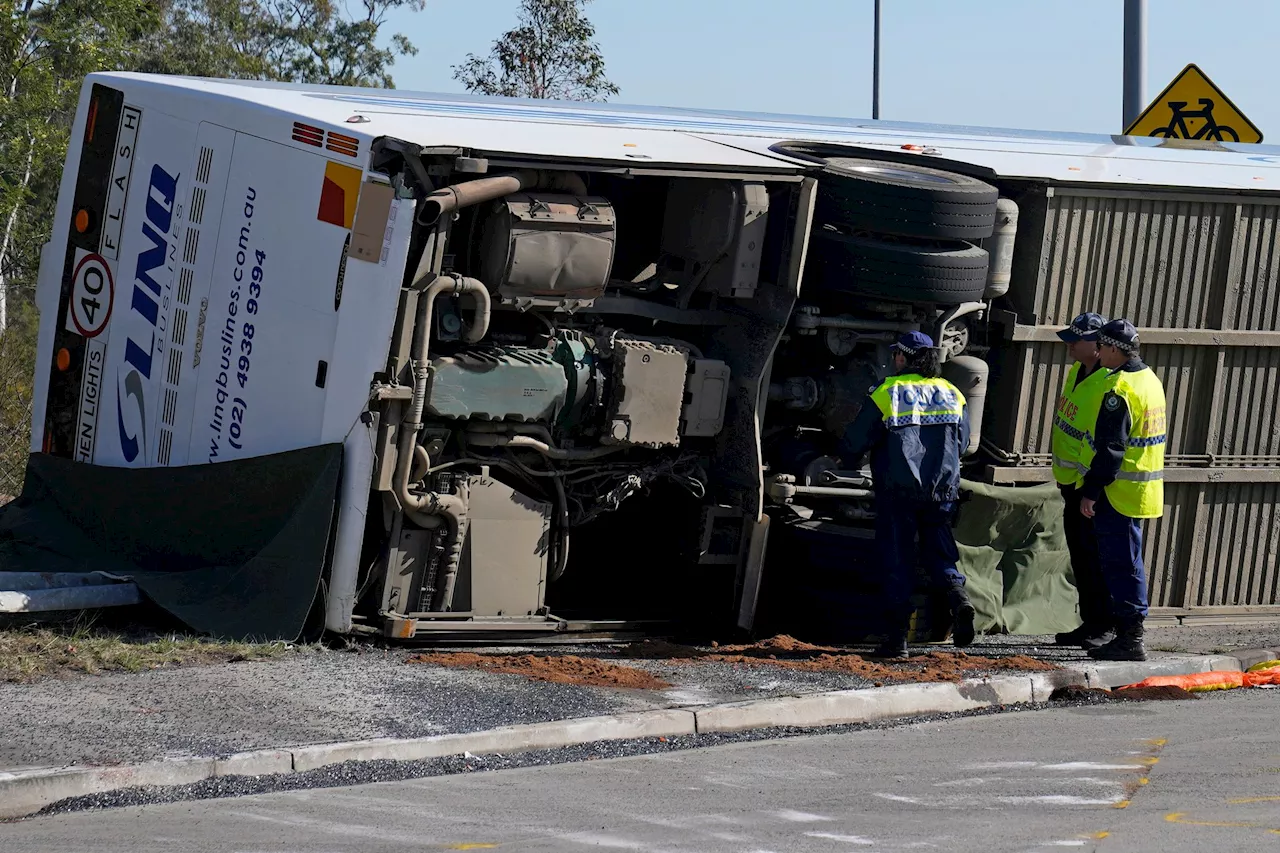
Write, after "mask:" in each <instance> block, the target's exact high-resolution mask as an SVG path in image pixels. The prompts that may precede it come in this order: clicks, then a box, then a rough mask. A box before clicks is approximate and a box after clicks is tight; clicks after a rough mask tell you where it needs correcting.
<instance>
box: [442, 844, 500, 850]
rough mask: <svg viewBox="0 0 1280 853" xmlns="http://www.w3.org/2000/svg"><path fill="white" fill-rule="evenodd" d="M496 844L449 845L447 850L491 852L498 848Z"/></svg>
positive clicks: (446, 847) (446, 846)
mask: <svg viewBox="0 0 1280 853" xmlns="http://www.w3.org/2000/svg"><path fill="white" fill-rule="evenodd" d="M497 846H498V845H496V844H448V845H445V848H444V849H445V850H491V849H493V848H494V847H497Z"/></svg>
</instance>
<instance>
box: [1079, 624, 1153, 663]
mask: <svg viewBox="0 0 1280 853" xmlns="http://www.w3.org/2000/svg"><path fill="white" fill-rule="evenodd" d="M1142 634H1143V628H1142V622H1141V621H1140V620H1137V621H1133V622H1128V623H1126V624H1123V625H1120V626H1119V627H1118V628H1117V629H1116V638H1115V639H1114V640H1112V641H1111V642H1109V643H1107V644H1106V645H1103V646H1099V647H1098V648H1096V649H1090V650H1089V657H1091V658H1093V659H1094V660H1137V661H1142V660H1146V659H1147V650H1146V649H1145V648H1143V646H1142Z"/></svg>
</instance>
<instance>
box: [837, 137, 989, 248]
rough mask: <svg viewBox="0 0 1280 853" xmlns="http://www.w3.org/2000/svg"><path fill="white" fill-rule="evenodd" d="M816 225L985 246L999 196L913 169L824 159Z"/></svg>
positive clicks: (973, 181)
mask: <svg viewBox="0 0 1280 853" xmlns="http://www.w3.org/2000/svg"><path fill="white" fill-rule="evenodd" d="M823 163H824V168H823V174H822V175H821V176H820V177H819V178H818V198H817V204H816V208H815V211H814V220H815V222H816V223H817V224H819V225H828V224H829V225H835V226H837V227H839V228H841V229H847V230H851V231H873V232H876V233H879V234H892V235H895V236H902V237H920V238H927V239H942V240H981V239H983V238H984V237H990V236H991V233H992V231H994V230H995V222H996V201H997V200H998V199H999V197H1000V192H999V190H997V189H996V188H995V187H993V186H991V185H990V184H988V183H985V182H983V181H980V180H978V179H977V178H971V177H969V176H968V175H960V174H957V173H955V172H944V171H942V170H941V169H933V168H930V167H928V166H917V165H915V164H914V163H891V162H887V161H877V160H861V159H856V158H852V157H826V158H823Z"/></svg>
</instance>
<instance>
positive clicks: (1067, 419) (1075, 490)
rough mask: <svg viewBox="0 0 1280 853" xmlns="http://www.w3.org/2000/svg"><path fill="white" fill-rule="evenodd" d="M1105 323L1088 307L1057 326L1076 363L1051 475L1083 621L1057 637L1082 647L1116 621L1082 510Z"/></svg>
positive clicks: (1104, 636)
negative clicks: (1087, 431)
mask: <svg viewBox="0 0 1280 853" xmlns="http://www.w3.org/2000/svg"><path fill="white" fill-rule="evenodd" d="M1106 323H1107V321H1106V319H1105V318H1104V317H1102V316H1100V315H1098V314H1094V313H1093V312H1088V311H1087V312H1085V313H1083V314H1081V315H1079V316H1078V317H1076V318H1075V319H1074V320H1072V321H1071V325H1070V326H1068V327H1067V328H1065V329H1063V330H1062V331H1060V332H1058V338H1059V340H1061V341H1062V342H1063V343H1065V344H1066V345H1067V349H1068V351H1069V352H1070V354H1071V360H1072V365H1071V368H1070V369H1069V370H1068V371H1067V378H1066V381H1065V382H1064V383H1063V386H1062V393H1061V394H1060V395H1059V397H1058V410H1057V411H1056V412H1055V413H1054V416H1053V478H1054V480H1055V481H1056V482H1057V484H1058V489H1059V490H1060V491H1061V492H1062V502H1063V514H1062V532H1063V534H1064V535H1065V536H1066V539H1067V551H1068V552H1069V553H1070V554H1071V570H1072V574H1074V575H1075V579H1076V590H1077V591H1078V593H1079V597H1080V621H1081V625H1080V627H1078V628H1076V629H1075V630H1074V631H1066V632H1063V633H1060V634H1058V635H1057V636H1056V637H1055V641H1056V642H1057V644H1058V645H1060V646H1079V647H1081V648H1084V649H1096V648H1098V647H1099V646H1101V645H1104V644H1105V643H1106V642H1107V640H1109V639H1110V637H1109V636H1108V634H1110V633H1111V631H1112V628H1113V626H1114V621H1115V620H1114V619H1113V618H1112V616H1111V593H1110V592H1108V591H1107V583H1106V581H1105V580H1104V579H1103V577H1102V565H1101V563H1100V562H1099V558H1098V539H1097V536H1096V535H1095V533H1094V529H1093V520H1092V519H1089V518H1086V517H1085V516H1083V515H1082V514H1081V513H1080V482H1081V480H1082V479H1083V475H1084V470H1083V469H1084V466H1082V465H1081V464H1080V461H1079V460H1080V446H1081V444H1082V442H1083V441H1084V431H1083V430H1082V429H1081V426H1082V425H1083V424H1084V423H1086V422H1088V423H1092V422H1093V420H1094V419H1095V418H1096V416H1097V411H1098V407H1099V406H1100V405H1101V402H1102V397H1103V395H1104V394H1105V393H1106V391H1107V386H1108V383H1109V382H1110V377H1109V376H1108V375H1107V369H1106V368H1105V367H1103V366H1102V362H1101V360H1100V359H1101V352H1100V349H1101V348H1100V345H1099V344H1098V332H1099V331H1100V330H1101V329H1102V327H1103V326H1105V325H1106Z"/></svg>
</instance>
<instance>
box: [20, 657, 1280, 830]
mask: <svg viewBox="0 0 1280 853" xmlns="http://www.w3.org/2000/svg"><path fill="white" fill-rule="evenodd" d="M1275 657H1277V655H1275V654H1273V653H1272V652H1271V651H1269V650H1249V651H1247V652H1240V653H1239V657H1237V656H1230V655H1219V656H1185V657H1180V658H1177V659H1173V660H1159V661H1149V662H1146V663H1116V664H1111V663H1099V664H1085V665H1083V666H1078V667H1074V668H1067V669H1062V670H1056V671H1052V672H1038V673H1030V674H1027V675H1010V676H998V677H991V678H980V679H968V680H965V681H962V682H959V683H950V682H947V683H937V684H903V685H895V686H890V687H880V688H874V689H870V690H867V689H863V690H843V691H835V692H830V693H814V694H807V695H800V696H787V697H774V698H770V699H758V700H752V701H747V702H732V703H726V704H720V705H708V706H695V707H689V708H672V709H665V710H656V711H640V712H635V713H630V714H617V715H613V716H602V717H584V718H578V719H570V720H561V721H556V722H549V723H533V724H530V725H521V726H504V727H502V728H497V729H490V730H487V731H480V732H468V733H463V734H449V735H436V736H432V737H425V738H406V739H396V738H386V739H379V740H365V741H350V742H345V743H328V744H317V745H313V746H300V747H295V748H273V749H263V750H255V751H250V752H242V753H237V754H234V755H230V756H225V757H219V758H182V759H171V760H165V761H153V762H147V763H143V764H136V765H130V766H118V767H78V768H60V769H38V770H25V771H18V772H14V773H3V772H0V819H12V818H20V817H26V816H28V815H31V814H34V813H36V812H38V811H39V810H40V809H42V808H44V807H45V806H48V805H51V804H53V803H56V802H59V801H61V800H65V799H68V798H70V797H78V796H84V795H86V794H95V793H103V792H106V791H112V790H117V789H122V788H132V787H141V786H157V787H171V786H177V785H187V784H192V783H195V782H200V781H203V780H204V779H209V778H213V777H217V776H232V775H239V776H266V775H273V774H287V773H295V772H296V773H301V772H304V771H307V770H315V769H317V768H321V767H326V766H329V765H333V764H341V763H343V762H347V761H376V760H391V761H417V760H422V759H427V758H443V757H447V756H452V755H462V754H464V753H467V752H470V753H472V754H474V755H484V754H494V753H502V754H511V753H516V752H522V751H528V750H535V749H556V748H559V747H566V746H575V745H580V744H587V743H595V742H598V741H610V740H630V739H634V738H646V737H678V736H681V735H693V734H707V733H712V732H736V731H745V730H749V729H756V728H774V727H782V726H787V727H795V728H818V727H822V726H833V725H844V724H850V723H865V722H874V721H876V720H886V719H892V718H897V717H912V716H921V715H925V714H945V713H954V712H958V711H968V710H974V709H978V708H989V707H995V706H1004V705H1019V704H1030V703H1043V702H1046V701H1048V699H1049V696H1050V694H1051V693H1052V692H1053V690H1054V689H1056V688H1058V687H1062V686H1065V685H1071V684H1074V685H1087V686H1094V687H1098V686H1106V687H1116V686H1119V685H1122V684H1130V683H1133V682H1136V681H1141V680H1142V679H1143V678H1146V677H1148V676H1151V675H1183V674H1188V673H1193V672H1208V671H1211V670H1215V669H1230V670H1240V669H1245V668H1247V666H1242V661H1250V663H1249V664H1248V666H1251V665H1252V664H1253V663H1256V662H1258V661H1263V660H1271V659H1273V658H1275Z"/></svg>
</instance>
